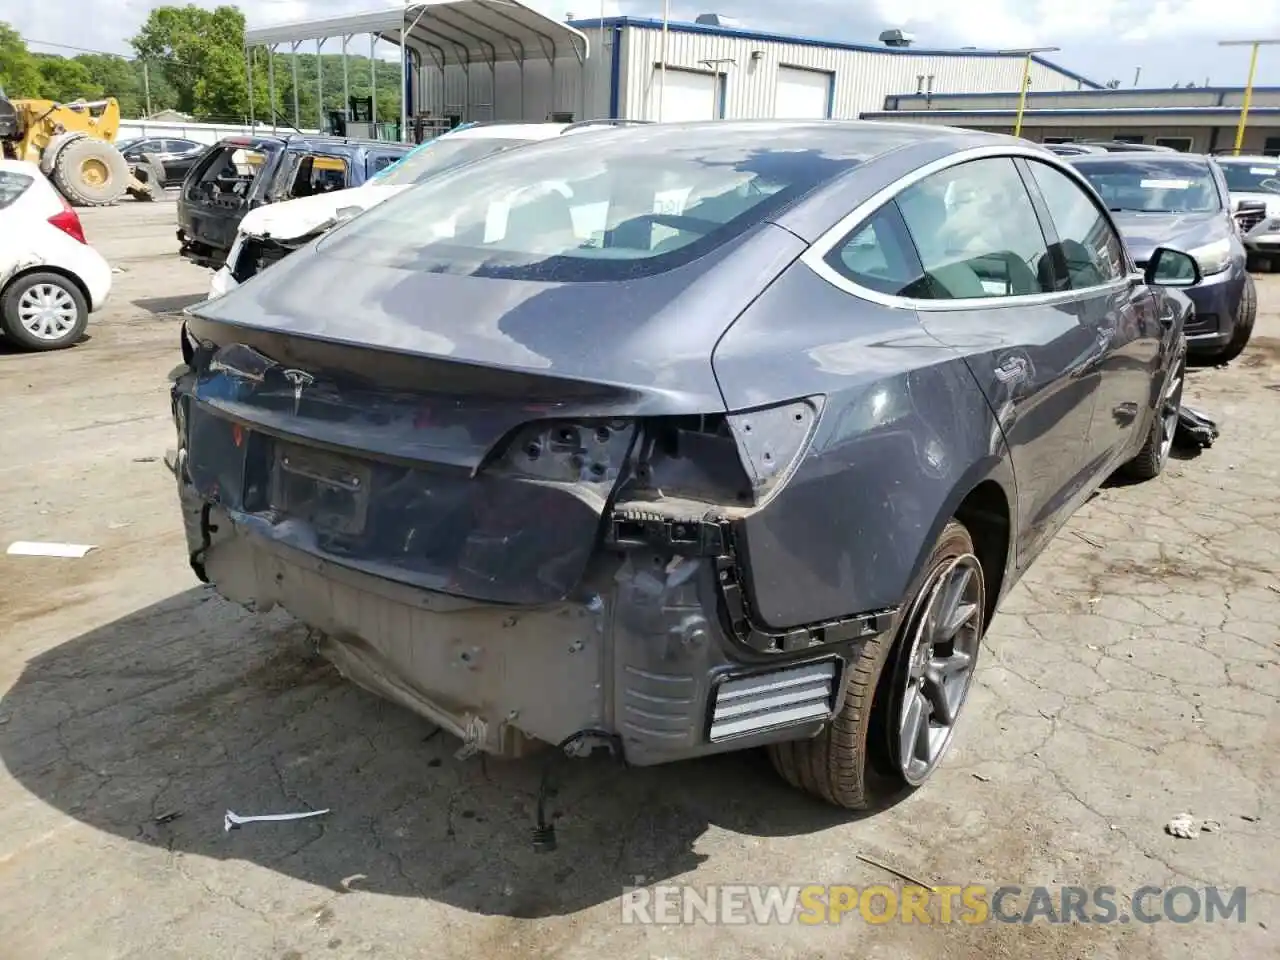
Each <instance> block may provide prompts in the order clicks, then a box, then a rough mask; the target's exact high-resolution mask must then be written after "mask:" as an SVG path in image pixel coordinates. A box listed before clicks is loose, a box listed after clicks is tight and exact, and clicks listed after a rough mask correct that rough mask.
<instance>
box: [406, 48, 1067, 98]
mask: <svg viewBox="0 0 1280 960" xmlns="http://www.w3.org/2000/svg"><path fill="white" fill-rule="evenodd" d="M584 32H585V33H586V35H587V38H588V40H589V41H590V42H591V56H590V57H589V59H588V61H587V65H586V68H585V70H584V69H583V68H582V67H581V66H580V65H579V63H578V61H577V59H576V58H574V57H573V56H572V55H571V54H568V51H562V55H561V56H560V58H559V59H557V61H556V67H555V81H554V88H555V92H554V96H553V94H552V87H553V83H552V70H551V67H550V65H549V64H548V63H547V62H546V60H545V59H542V58H540V57H538V56H537V53H536V51H530V52H529V56H530V59H529V60H528V61H527V62H526V63H525V65H524V69H523V78H524V84H523V89H524V93H523V96H522V94H521V69H520V66H519V65H518V64H514V63H502V64H498V65H497V66H496V69H495V71H494V74H493V75H491V73H490V68H489V65H488V64H485V63H475V64H473V65H472V66H471V68H470V71H469V72H470V84H469V85H468V83H467V71H464V70H463V69H462V68H460V67H449V68H448V70H447V71H446V72H445V74H444V77H443V79H442V77H441V73H440V71H439V70H438V69H437V68H436V67H435V66H434V65H433V64H432V62H431V60H430V58H429V57H428V58H426V60H425V62H424V68H423V70H422V71H421V82H420V84H419V91H418V96H417V102H416V107H417V109H418V110H419V111H423V110H430V111H431V112H432V113H433V114H434V115H435V116H444V115H447V114H459V115H461V116H462V117H463V118H464V119H471V120H508V121H516V120H545V119H547V117H548V116H549V115H550V114H551V113H553V112H569V113H572V114H573V116H574V119H576V120H587V119H593V118H597V117H607V116H609V111H610V102H611V98H610V81H611V75H612V57H613V44H614V42H615V38H616V39H617V41H618V42H620V44H621V47H620V59H619V74H618V86H619V90H618V113H619V115H620V116H623V117H630V118H637V119H650V120H653V119H657V99H658V98H657V90H656V89H655V88H654V84H655V74H656V71H655V67H656V65H657V64H658V62H659V61H660V60H661V59H662V31H661V30H655V29H650V28H642V27H636V26H625V27H621V28H617V29H615V28H613V27H606V29H605V30H604V32H603V36H602V35H601V31H600V30H599V29H598V28H592V27H587V28H585V30H584ZM667 38H668V39H667V57H666V61H667V66H668V67H669V68H672V69H685V70H694V71H703V72H713V71H716V70H719V71H721V72H723V73H724V74H725V83H726V97H725V116H726V117H727V118H767V117H772V116H773V115H774V92H775V88H776V83H777V75H778V68H779V67H780V66H791V67H807V68H809V69H813V70H822V71H826V72H829V73H832V74H834V76H835V88H834V91H833V94H834V95H833V98H832V116H834V117H837V118H848V119H853V118H856V117H857V116H858V115H859V114H860V113H862V112H863V111H868V110H880V109H883V106H884V102H885V97H886V96H888V95H891V94H893V95H897V94H910V93H912V92H913V91H915V90H916V89H917V88H918V87H920V86H921V84H929V83H931V84H932V91H933V92H934V93H960V92H998V91H1009V90H1012V91H1016V90H1017V89H1018V84H1019V83H1020V82H1021V79H1022V68H1023V61H1022V58H1021V57H994V56H989V57H981V56H942V55H936V54H935V55H929V54H903V53H889V52H880V51H876V50H844V49H837V48H833V47H821V46H814V45H811V44H794V43H783V42H779V41H775V40H757V39H753V38H751V37H739V36H723V35H719V34H715V33H711V32H706V33H702V32H699V33H691V32H687V31H679V30H672V31H669V32H668V34H667ZM602 41H603V43H602ZM757 51H758V52H759V54H760V55H759V57H758V58H753V57H752V54H753V53H755V52H757ZM708 60H711V61H715V60H720V61H726V60H733V61H734V62H733V63H732V64H728V63H721V64H718V65H711V66H709V65H707V64H705V63H701V62H700V61H708ZM494 76H496V96H495V90H494V88H495V84H494V82H493V77H494ZM921 78H924V79H923V80H922V79H921ZM929 78H932V79H931V80H930V79H929ZM1031 83H1032V88H1033V89H1037V90H1075V89H1077V88H1078V87H1079V85H1080V84H1079V81H1078V80H1076V79H1075V78H1073V77H1068V76H1066V75H1065V74H1062V73H1059V72H1058V71H1056V70H1053V69H1052V68H1050V67H1046V66H1044V65H1043V64H1039V63H1033V64H1032V66H1031ZM468 91H469V92H468ZM1015 96H1016V95H1015Z"/></svg>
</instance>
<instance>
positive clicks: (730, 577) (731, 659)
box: [170, 121, 1238, 808]
mask: <svg viewBox="0 0 1280 960" xmlns="http://www.w3.org/2000/svg"><path fill="white" fill-rule="evenodd" d="M444 146H446V142H445V140H444V138H442V139H441V141H439V142H438V146H437V147H436V148H431V149H441V148H443V147H444ZM431 149H424V150H423V151H422V152H420V153H418V154H415V155H414V156H410V157H408V158H406V159H405V160H403V161H401V165H400V167H399V168H397V169H395V170H392V171H389V172H388V173H387V174H386V177H385V180H396V179H398V178H397V174H398V173H399V172H400V171H403V173H404V179H406V180H412V181H414V182H412V185H406V184H396V185H398V186H400V187H402V188H401V189H395V190H394V191H388V192H386V193H385V195H380V199H377V200H376V202H370V203H365V202H364V201H360V202H359V203H357V204H355V205H356V206H358V207H360V209H361V211H362V212H359V213H358V214H356V215H354V216H351V217H349V218H344V217H342V216H340V211H341V208H340V207H339V208H334V207H332V206H328V207H326V208H325V210H324V211H323V212H322V213H319V214H317V216H316V218H313V217H312V215H311V213H310V212H309V210H306V211H304V210H302V208H301V206H300V205H299V207H298V208H297V209H298V210H299V211H300V212H299V213H298V214H297V215H296V217H294V215H292V214H291V215H290V216H289V217H284V216H282V215H278V217H277V220H276V222H278V223H279V222H285V221H286V220H292V225H291V226H287V227H285V228H283V229H282V233H283V232H284V230H288V231H290V232H293V231H295V230H298V229H303V230H308V231H310V233H308V234H306V235H307V236H312V239H310V240H309V241H308V242H306V243H305V244H303V245H302V246H300V247H298V248H297V249H293V250H292V251H291V252H289V253H288V255H287V256H284V257H282V258H280V259H279V260H278V262H275V263H274V264H272V265H271V266H269V267H267V268H265V269H258V270H257V271H256V273H255V275H253V276H252V277H250V278H248V279H247V280H246V281H245V282H242V283H239V284H238V285H235V286H229V288H228V289H226V290H225V292H223V293H221V295H219V296H215V297H212V298H210V299H208V300H206V301H205V302H203V303H200V304H198V305H196V306H194V307H192V308H190V309H189V310H188V315H187V318H186V321H185V323H184V326H183V330H182V335H181V345H182V351H183V360H184V366H183V367H182V368H180V369H179V371H178V372H177V373H176V376H175V380H174V382H173V384H172V403H173V417H174V425H175V431H176V437H177V444H176V448H175V451H174V453H173V455H172V457H171V458H170V462H171V463H172V466H173V469H174V473H175V479H176V482H177V487H178V492H179V498H180V502H181V505H182V511H183V516H184V518H185V523H186V530H187V538H188V545H189V547H190V551H191V554H190V557H191V563H192V567H193V569H194V570H195V571H196V573H197V575H198V576H199V577H200V578H201V579H202V580H204V581H205V582H208V583H211V584H212V585H213V586H214V587H215V588H216V589H217V591H218V592H220V593H221V594H222V595H224V596H226V597H229V598H231V599H233V600H236V601H240V602H243V603H245V604H247V605H249V606H250V607H251V608H252V609H255V610H258V611H265V610H267V609H270V608H271V607H272V606H274V605H281V606H283V607H284V608H286V609H287V610H289V611H290V612H291V613H292V614H293V615H294V616H296V617H298V618H299V619H300V620H302V621H304V622H305V623H308V624H310V625H311V626H313V627H315V628H317V630H318V632H319V634H320V636H321V637H322V640H321V642H320V650H321V652H322V653H323V654H324V655H325V656H327V657H328V658H329V659H330V660H332V661H333V662H334V663H335V664H336V665H337V667H338V668H339V669H340V670H341V671H342V672H343V673H344V674H345V675H346V676H347V677H348V678H350V679H351V680H352V681H354V682H355V683H357V684H360V685H362V686H364V687H366V688H368V689H370V690H372V691H374V692H376V693H378V694H380V695H382V696H384V697H387V698H390V699H392V700H394V701H396V702H398V703H400V704H402V705H404V706H406V707H408V708H409V709H411V710H414V711H417V712H418V713H420V714H422V715H423V716H425V717H428V718H430V719H431V720H432V721H433V722H435V723H437V724H439V725H441V726H442V727H444V728H445V729H446V730H448V731H449V732H451V733H452V734H454V735H455V736H457V737H458V738H460V739H461V740H462V741H463V742H464V744H465V747H466V748H467V749H468V750H471V751H476V750H479V751H486V752H490V753H495V754H503V755H515V754H519V753H521V752H523V751H524V750H525V749H527V747H528V745H529V744H530V743H531V742H542V743H547V744H553V745H556V746H558V747H560V748H565V749H567V748H568V747H570V746H571V745H572V746H573V747H575V748H581V749H582V750H583V751H585V750H588V749H589V748H590V747H591V746H592V745H593V744H604V745H607V746H609V747H610V748H611V749H612V750H614V751H615V752H616V753H618V754H620V755H621V756H622V757H624V758H625V759H626V760H627V761H628V762H630V763H632V764H640V765H644V764H656V763H665V762H671V761H676V760H681V759H685V758H689V757H696V756H703V755H707V754H713V753H719V752H724V751H730V750H738V749H744V748H748V747H757V746H763V747H767V748H768V749H769V752H770V754H771V756H772V758H773V762H774V764H775V766H776V767H777V769H778V771H779V772H780V773H781V775H782V776H783V777H784V778H785V779H787V780H788V781H789V782H791V783H792V784H794V785H795V786H797V787H800V788H802V789H804V790H806V791H809V792H810V793H813V794H815V795H816V796H818V797H821V798H822V799H824V800H826V801H829V802H831V803H834V804H837V805H840V806H844V807H848V808H861V807H868V806H873V805H877V804H879V803H881V802H883V801H884V800H885V799H886V798H888V797H889V796H891V795H893V794H895V793H898V792H901V791H902V790H904V789H911V788H914V787H918V786H920V785H922V784H923V783H925V782H926V781H927V780H928V778H929V777H930V775H931V774H932V773H933V771H934V770H935V769H936V768H937V766H938V764H939V763H940V762H941V761H942V759H943V757H944V756H945V755H946V753H947V750H948V748H949V747H950V745H951V743H952V740H953V734H954V731H955V730H956V726H957V722H958V720H959V718H960V716H961V714H962V711H963V709H964V706H965V703H966V700H967V695H968V692H969V690H970V686H971V683H972V680H973V677H974V675H975V669H976V666H977V662H978V660H979V656H980V649H981V639H982V636H983V633H984V631H985V630H986V628H987V625H988V624H989V623H990V620H991V617H992V615H993V614H994V613H995V611H996V609H997V608H998V605H999V603H1000V600H1001V598H1002V597H1003V596H1004V595H1005V594H1006V593H1007V592H1008V590H1009V589H1010V588H1011V587H1012V586H1013V584H1015V583H1016V582H1017V581H1018V579H1019V578H1020V577H1021V576H1022V575H1023V574H1024V573H1025V571H1026V570H1027V569H1028V567H1029V565H1030V564H1031V563H1032V562H1033V561H1034V560H1035V558H1036V557H1037V556H1038V555H1039V554H1040V552H1041V551H1042V550H1043V549H1044V548H1045V546H1046V544H1048V543H1049V542H1050V540H1051V539H1052V538H1053V537H1054V535H1055V534H1056V533H1057V531H1058V530H1060V529H1061V527H1062V524H1063V523H1064V522H1065V521H1066V519H1067V518H1068V517H1069V516H1070V515H1071V514H1072V513H1073V512H1074V511H1075V510H1076V509H1077V508H1078V507H1079V506H1080V505H1081V504H1083V503H1084V502H1085V501H1087V500H1088V499H1089V498H1090V496H1091V495H1092V494H1093V492H1094V491H1095V490H1096V489H1097V487H1098V486H1099V485H1100V484H1101V483H1102V482H1103V481H1104V480H1105V479H1106V478H1107V477H1109V476H1110V475H1112V474H1113V473H1116V472H1117V471H1120V472H1124V473H1126V474H1128V475H1130V476H1132V477H1134V478H1136V479H1149V478H1152V477H1154V476H1156V475H1158V474H1159V473H1160V472H1161V471H1162V470H1163V469H1164V466H1165V464H1166V463H1167V461H1168V457H1169V455H1170V449H1171V447H1172V444H1173V438H1174V431H1175V428H1176V424H1177V420H1178V414H1179V410H1180V407H1181V398H1182V384H1183V376H1184V370H1185V365H1186V357H1187V350H1188V327H1189V325H1191V327H1190V332H1191V333H1192V335H1198V328H1196V327H1195V326H1194V321H1195V318H1196V317H1197V316H1198V311H1197V309H1196V306H1195V303H1194V302H1193V300H1192V299H1191V297H1196V296H1201V294H1199V293H1198V292H1197V291H1198V288H1200V287H1201V286H1205V285H1209V286H1212V287H1214V288H1217V287H1219V286H1222V287H1224V288H1225V287H1227V286H1230V284H1229V283H1227V282H1226V281H1220V280H1216V279H1214V280H1211V279H1207V278H1206V274H1208V277H1210V278H1212V277H1216V276H1217V274H1218V273H1219V272H1220V271H1219V270H1218V266H1219V262H1220V261H1221V260H1223V259H1224V257H1223V255H1222V254H1221V252H1220V251H1219V249H1218V247H1217V246H1215V244H1217V243H1218V241H1217V240H1216V239H1215V238H1214V237H1211V236H1209V234H1208V232H1207V231H1208V229H1209V228H1208V227H1203V228H1200V227H1197V228H1195V229H1193V225H1192V223H1191V222H1189V221H1188V222H1184V223H1182V224H1181V225H1180V226H1179V231H1181V232H1178V231H1172V230H1170V231H1167V232H1169V233H1170V236H1172V237H1175V238H1178V239H1179V242H1181V243H1184V244H1186V246H1187V247H1188V249H1177V248H1176V247H1174V246H1173V245H1172V244H1162V243H1159V242H1152V243H1150V244H1148V245H1145V246H1143V247H1141V256H1140V258H1139V257H1136V256H1135V252H1134V251H1135V249H1136V248H1135V244H1134V239H1133V238H1136V237H1137V235H1138V234H1137V233H1136V232H1134V230H1133V229H1132V228H1130V237H1131V240H1130V242H1129V243H1128V244H1126V242H1125V240H1124V234H1123V231H1124V229H1125V220H1124V215H1125V214H1126V213H1128V212H1134V213H1135V217H1138V218H1139V219H1140V218H1141V217H1150V218H1162V217H1166V216H1169V215H1171V214H1170V211H1171V210H1174V209H1175V208H1174V207H1173V206H1168V205H1167V204H1166V203H1165V196H1166V195H1165V194H1163V193H1160V194H1156V193H1150V191H1157V192H1158V191H1161V190H1163V191H1175V194H1170V196H1179V197H1181V196H1182V194H1180V193H1176V191H1182V190H1184V189H1185V190H1186V191H1187V192H1188V196H1187V197H1184V198H1183V202H1181V203H1180V205H1181V206H1182V207H1186V208H1187V212H1186V213H1185V216H1186V217H1190V218H1192V219H1194V218H1195V217H1196V216H1200V215H1201V211H1199V210H1198V207H1199V206H1200V205H1201V204H1200V203H1199V201H1197V202H1196V203H1192V202H1191V200H1190V191H1191V190H1192V187H1191V186H1189V187H1187V188H1183V187H1182V186H1180V185H1178V186H1170V185H1168V184H1164V185H1161V184H1160V183H1157V184H1155V185H1152V184H1151V183H1149V182H1148V181H1149V180H1158V181H1174V180H1177V181H1178V182H1179V184H1180V183H1181V181H1182V180H1190V181H1193V186H1194V185H1196V184H1200V183H1201V180H1200V179H1198V177H1197V175H1195V174H1193V173H1191V172H1189V171H1186V170H1172V169H1166V168H1159V169H1156V168H1152V169H1150V170H1147V171H1145V172H1141V173H1139V174H1138V175H1137V176H1136V179H1135V178H1134V176H1132V175H1131V174H1129V173H1127V172H1125V171H1124V170H1114V171H1113V170H1109V169H1104V168H1093V175H1094V177H1095V179H1096V180H1097V182H1096V183H1091V181H1090V168H1089V167H1087V166H1086V163H1085V162H1084V159H1083V158H1082V159H1081V161H1080V162H1079V163H1078V164H1072V163H1069V162H1067V161H1066V159H1064V158H1060V157H1057V156H1054V155H1053V154H1052V153H1050V152H1048V151H1046V150H1044V149H1043V148H1041V147H1039V146H1036V145H1032V144H1028V143H1027V142H1025V141H1022V140H1018V139H1015V138H1011V137H1005V136H998V135H994V134H983V133H976V132H968V131H958V130H955V129H951V128H945V127H938V126H916V127H911V126H906V125H898V124H892V125H890V124H873V123H862V122H837V121H826V122H803V121H789V122H784V121H769V122H763V121H762V122H737V121H714V122H705V123H682V124H657V125H652V126H643V127H637V128H633V129H612V130H609V129H606V130H594V131H590V132H589V134H587V135H584V136H583V137H581V138H578V137H568V136H563V135H560V134H557V135H554V136H548V137H545V138H543V139H541V140H540V141H539V142H536V143H530V144H525V145H521V146H517V147H514V148H512V149H505V150H492V151H489V152H487V154H486V155H484V156H482V157H479V158H477V159H473V160H471V161H470V162H468V163H464V164H460V165H455V166H448V167H446V168H443V169H440V170H437V171H436V172H435V173H434V174H433V175H432V176H429V177H426V178H425V179H421V180H419V179H418V178H416V177H415V176H413V174H412V171H413V169H414V163H415V160H418V159H419V158H427V159H426V160H425V161H423V162H430V157H431V156H432V154H431ZM1109 156H1111V157H1118V156H1119V155H1115V154H1113V155H1109ZM1153 157H1154V155H1153ZM1090 159H1091V158H1090ZM1099 159H1100V160H1101V159H1103V158H1099ZM1156 159H1157V160H1161V161H1163V160H1164V159H1165V157H1164V154H1160V156H1159V157H1158V158H1156ZM1126 169H1127V168H1126ZM193 176H194V174H193ZM1205 182H1207V183H1208V184H1209V189H1210V192H1211V193H1212V192H1213V191H1214V190H1216V189H1217V188H1218V186H1219V184H1218V182H1217V180H1215V179H1213V178H1212V177H1209V179H1208V180H1207V181H1205ZM376 187H377V180H376V179H375V181H374V183H373V184H372V185H370V186H365V187H362V188H359V189H360V190H365V191H367V190H370V189H373V188H376ZM356 192H358V191H352V193H356ZM1107 196H1110V197H1111V198H1112V199H1110V200H1108V199H1104V198H1105V197H1107ZM1147 198H1150V199H1147ZM294 202H295V203H298V201H294ZM1206 203H1207V201H1206ZM1113 206H1114V207H1115V209H1114V210H1113V209H1111V207H1113ZM1193 207H1194V208H1196V209H1195V210H1193V209H1192V208H1193ZM281 210H283V207H281ZM269 211H270V208H266V209H264V210H262V211H260V212H259V221H258V226H257V227H255V228H254V229H255V231H261V232H255V236H256V237H259V238H265V236H266V234H269V233H271V232H272V231H271V228H269V227H268V228H267V229H265V230H263V229H262V219H263V218H266V219H270V218H269V216H268V214H269ZM1209 213H1210V211H1208V210H1206V211H1203V215H1204V216H1205V217H1208V216H1209ZM1224 216H1225V214H1224ZM331 221H341V222H336V223H333V222H331ZM1151 222H1152V224H1154V223H1155V220H1154V219H1153V220H1152V221H1151ZM300 225H301V226H300ZM1161 229H1162V230H1163V229H1165V228H1163V227H1162V228H1161ZM243 232H244V231H243V230H242V233H243ZM1151 232H1152V234H1153V236H1154V234H1155V233H1157V232H1158V231H1156V230H1155V229H1153V230H1152V231H1151ZM298 235H299V236H301V235H302V234H298ZM237 244H238V245H240V244H242V241H237ZM1139 259H1140V260H1141V265H1140V264H1139V262H1138V260H1139ZM1225 259H1230V256H1227V257H1226V258H1225ZM239 262H240V260H239V258H237V260H236V266H237V267H238V265H239ZM259 266H260V265H259ZM1230 276H1231V277H1232V278H1235V279H1232V281H1231V283H1237V282H1238V277H1237V276H1236V274H1235V273H1234V272H1233V273H1232V274H1230ZM1232 289H1234V287H1233V288H1232ZM1214 296H1223V297H1226V296H1227V294H1225V293H1223V294H1214ZM1224 309H1225V308H1224ZM1232 336H1234V334H1232ZM1196 342H1197V343H1200V342H1207V341H1196ZM1214 343H1215V348H1216V346H1218V345H1217V344H1216V341H1215V342H1214Z"/></svg>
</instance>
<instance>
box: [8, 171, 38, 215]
mask: <svg viewBox="0 0 1280 960" xmlns="http://www.w3.org/2000/svg"><path fill="white" fill-rule="evenodd" d="M32 179H33V178H32V177H28V176H27V175H26V174H24V173H14V172H13V171H12V170H0V210H3V209H4V208H5V207H7V206H9V204H11V203H13V202H14V201H15V200H17V199H18V198H19V197H20V196H22V195H23V194H24V193H26V192H27V187H29V186H31V181H32Z"/></svg>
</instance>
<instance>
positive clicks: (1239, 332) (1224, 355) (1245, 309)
mask: <svg viewBox="0 0 1280 960" xmlns="http://www.w3.org/2000/svg"><path fill="white" fill-rule="evenodd" d="M1257 319H1258V288H1257V285H1256V284H1255V283H1254V280H1253V277H1251V276H1250V275H1249V274H1245V277H1244V290H1242V291H1241V293H1240V304H1239V306H1237V307H1236V322H1235V325H1234V326H1233V327H1232V329H1231V339H1230V340H1229V341H1228V342H1227V345H1226V346H1225V347H1223V348H1222V349H1220V350H1215V351H1214V352H1213V353H1211V354H1208V355H1207V359H1208V360H1210V361H1211V362H1213V363H1230V362H1231V361H1232V360H1234V359H1235V358H1236V357H1238V356H1240V354H1242V353H1244V348H1245V347H1247V346H1248V345H1249V339H1250V338H1251V337H1252V336H1253V324H1254V322H1255V321H1256V320H1257Z"/></svg>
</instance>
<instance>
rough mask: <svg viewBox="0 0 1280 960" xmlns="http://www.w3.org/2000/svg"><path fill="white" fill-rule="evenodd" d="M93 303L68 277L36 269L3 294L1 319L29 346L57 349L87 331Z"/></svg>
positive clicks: (9, 331)
mask: <svg viewBox="0 0 1280 960" xmlns="http://www.w3.org/2000/svg"><path fill="white" fill-rule="evenodd" d="M88 321H89V305H88V304H87V303H86V302H85V297H84V294H83V293H82V292H81V291H80V289H79V288H78V287H77V286H76V285H75V284H74V283H72V282H71V281H70V280H68V279H67V278H66V277H63V276H60V275H58V274H53V273H35V274H29V275H27V276H25V277H21V278H19V279H18V280H16V281H14V282H13V284H11V285H10V287H9V289H7V290H6V291H5V293H4V297H3V298H0V322H2V325H3V329H4V333H5V335H6V336H7V337H9V338H10V339H11V340H13V341H15V342H17V343H18V344H20V345H21V346H23V347H26V348H27V349H28V350H57V349H59V348H61V347H68V346H70V345H71V344H73V343H75V342H76V341H77V340H79V339H80V338H81V336H83V335H84V330H85V327H86V326H87V325H88Z"/></svg>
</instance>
